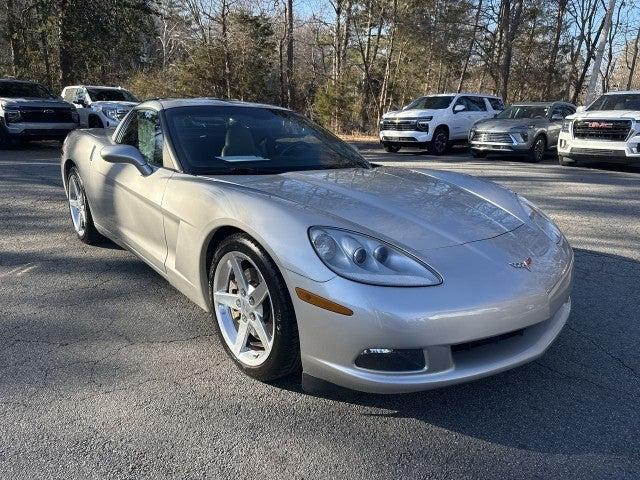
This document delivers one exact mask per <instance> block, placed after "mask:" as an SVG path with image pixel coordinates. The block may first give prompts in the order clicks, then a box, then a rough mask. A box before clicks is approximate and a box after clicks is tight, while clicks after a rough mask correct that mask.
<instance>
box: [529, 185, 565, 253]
mask: <svg viewBox="0 0 640 480" xmlns="http://www.w3.org/2000/svg"><path fill="white" fill-rule="evenodd" d="M518 200H519V201H520V205H522V208H523V209H524V211H525V212H526V214H527V216H528V217H529V219H530V220H532V221H533V223H535V224H536V225H537V226H538V228H540V230H542V231H543V232H544V233H545V234H546V235H547V237H549V238H550V239H551V240H553V242H554V243H556V244H560V243H561V242H562V240H563V239H564V235H563V234H562V232H561V231H560V229H559V228H558V227H557V226H556V224H555V223H553V220H551V219H550V218H549V217H547V216H546V215H545V214H544V213H542V210H540V209H539V208H538V207H536V206H535V205H534V204H533V203H531V202H530V201H529V200H527V199H526V198H524V197H523V196H521V195H518Z"/></svg>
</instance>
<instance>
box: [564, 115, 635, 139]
mask: <svg viewBox="0 0 640 480" xmlns="http://www.w3.org/2000/svg"><path fill="white" fill-rule="evenodd" d="M630 131H631V120H576V121H574V122H573V136H574V137H575V138H584V139H592V140H605V141H610V142H624V141H625V140H626V139H627V137H628V136H629V132H630Z"/></svg>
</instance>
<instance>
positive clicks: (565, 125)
mask: <svg viewBox="0 0 640 480" xmlns="http://www.w3.org/2000/svg"><path fill="white" fill-rule="evenodd" d="M570 129H571V120H563V121H562V131H563V132H565V133H568V132H569V130H570Z"/></svg>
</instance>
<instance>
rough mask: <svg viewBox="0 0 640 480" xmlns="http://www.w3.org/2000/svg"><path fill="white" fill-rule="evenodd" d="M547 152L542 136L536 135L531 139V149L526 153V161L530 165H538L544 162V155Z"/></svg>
mask: <svg viewBox="0 0 640 480" xmlns="http://www.w3.org/2000/svg"><path fill="white" fill-rule="evenodd" d="M546 152H547V139H546V138H545V137H544V135H538V136H537V137H536V138H534V139H533V144H532V145H531V149H530V150H529V152H528V153H527V160H529V161H530V162H532V163H539V162H541V161H542V160H544V155H545V153H546Z"/></svg>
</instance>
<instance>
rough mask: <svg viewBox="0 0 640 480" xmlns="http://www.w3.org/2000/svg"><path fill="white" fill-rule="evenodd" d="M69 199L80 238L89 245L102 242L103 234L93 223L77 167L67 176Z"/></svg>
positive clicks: (74, 226) (75, 228) (71, 212)
mask: <svg viewBox="0 0 640 480" xmlns="http://www.w3.org/2000/svg"><path fill="white" fill-rule="evenodd" d="M67 200H68V202H69V213H70V214H71V222H72V223H73V229H74V230H75V232H76V235H78V238H79V239H80V240H81V241H82V242H84V243H86V244H88V245H95V244H97V243H100V241H101V240H102V236H101V235H100V234H99V233H98V231H97V230H96V227H95V225H94V224H93V217H92V216H91V210H90V209H89V202H87V194H86V192H85V190H84V185H83V183H82V179H81V178H80V174H79V173H78V170H77V169H76V167H72V168H71V169H70V170H69V175H68V176H67Z"/></svg>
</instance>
